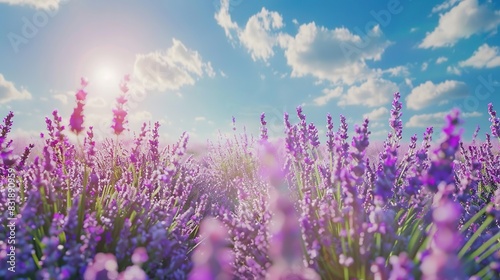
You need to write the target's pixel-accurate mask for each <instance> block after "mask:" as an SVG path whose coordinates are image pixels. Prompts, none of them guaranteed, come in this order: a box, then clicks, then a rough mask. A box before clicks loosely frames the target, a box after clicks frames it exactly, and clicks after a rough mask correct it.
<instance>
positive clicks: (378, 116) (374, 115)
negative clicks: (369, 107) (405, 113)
mask: <svg viewBox="0 0 500 280" xmlns="http://www.w3.org/2000/svg"><path fill="white" fill-rule="evenodd" d="M388 115H389V110H387V108H385V107H380V108H378V109H375V110H373V111H371V112H369V113H367V114H364V115H363V118H365V119H366V118H368V119H369V120H370V121H378V120H383V119H384V118H385V117H387V116H388Z"/></svg>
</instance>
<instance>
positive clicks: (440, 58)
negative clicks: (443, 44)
mask: <svg viewBox="0 0 500 280" xmlns="http://www.w3.org/2000/svg"><path fill="white" fill-rule="evenodd" d="M446 61H448V58H447V57H444V56H440V57H438V58H437V59H436V64H441V63H444V62H446Z"/></svg>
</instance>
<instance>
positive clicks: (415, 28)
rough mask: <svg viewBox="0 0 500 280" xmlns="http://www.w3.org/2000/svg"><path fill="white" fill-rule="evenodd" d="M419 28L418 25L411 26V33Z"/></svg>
mask: <svg viewBox="0 0 500 280" xmlns="http://www.w3.org/2000/svg"><path fill="white" fill-rule="evenodd" d="M417 30H418V28H417V27H412V28H410V32H411V33H413V32H416V31H417Z"/></svg>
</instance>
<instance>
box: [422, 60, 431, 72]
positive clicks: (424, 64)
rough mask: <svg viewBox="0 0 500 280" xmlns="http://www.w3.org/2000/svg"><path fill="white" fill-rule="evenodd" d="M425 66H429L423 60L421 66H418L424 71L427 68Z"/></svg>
mask: <svg viewBox="0 0 500 280" xmlns="http://www.w3.org/2000/svg"><path fill="white" fill-rule="evenodd" d="M427 67H429V63H427V62H424V63H422V67H420V70H422V71H425V70H427Z"/></svg>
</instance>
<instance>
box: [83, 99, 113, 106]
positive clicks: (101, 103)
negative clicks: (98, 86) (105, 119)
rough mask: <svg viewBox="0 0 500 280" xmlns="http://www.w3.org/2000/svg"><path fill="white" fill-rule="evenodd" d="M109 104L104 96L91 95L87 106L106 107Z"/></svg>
mask: <svg viewBox="0 0 500 280" xmlns="http://www.w3.org/2000/svg"><path fill="white" fill-rule="evenodd" d="M107 105H108V102H106V100H104V98H102V97H91V98H89V99H88V100H87V103H86V106H87V107H88V108H104V107H106V106H107Z"/></svg>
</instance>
